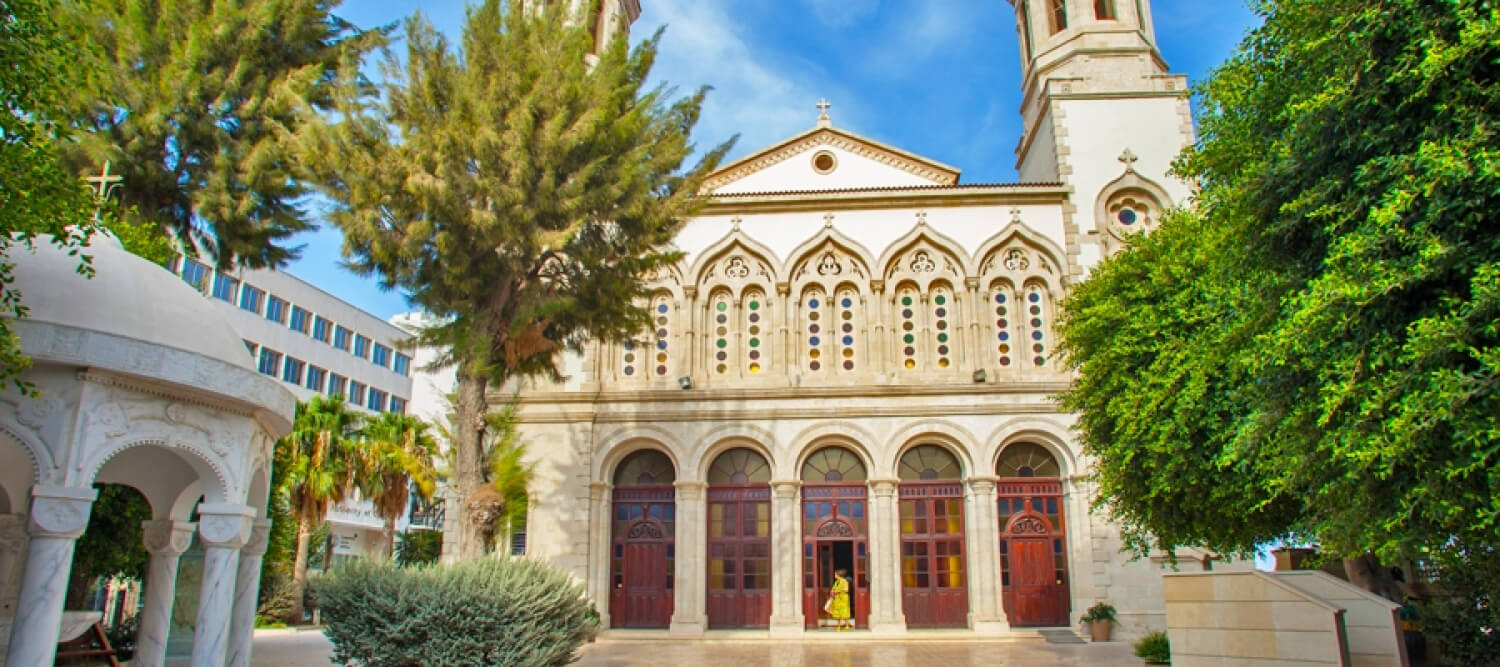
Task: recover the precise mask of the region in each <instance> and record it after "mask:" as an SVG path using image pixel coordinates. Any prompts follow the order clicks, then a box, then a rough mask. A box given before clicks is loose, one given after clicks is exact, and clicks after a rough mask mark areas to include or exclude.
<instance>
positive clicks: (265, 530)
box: [240, 519, 271, 558]
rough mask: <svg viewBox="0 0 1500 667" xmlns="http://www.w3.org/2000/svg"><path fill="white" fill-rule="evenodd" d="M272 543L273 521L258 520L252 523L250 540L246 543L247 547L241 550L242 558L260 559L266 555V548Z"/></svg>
mask: <svg viewBox="0 0 1500 667" xmlns="http://www.w3.org/2000/svg"><path fill="white" fill-rule="evenodd" d="M270 541H271V520H270V519H256V520H255V521H253V522H251V523H250V539H249V540H246V541H245V546H244V547H241V548H240V556H241V557H244V556H253V557H257V558H258V557H260V556H264V555H266V547H267V546H270Z"/></svg>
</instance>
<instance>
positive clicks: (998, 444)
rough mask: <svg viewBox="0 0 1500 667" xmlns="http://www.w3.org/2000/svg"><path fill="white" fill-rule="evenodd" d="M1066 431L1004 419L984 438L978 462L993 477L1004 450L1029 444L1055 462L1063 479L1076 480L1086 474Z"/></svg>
mask: <svg viewBox="0 0 1500 667" xmlns="http://www.w3.org/2000/svg"><path fill="white" fill-rule="evenodd" d="M1068 432H1069V429H1068V427H1067V426H1065V425H1062V424H1057V423H1053V422H1049V421H1045V420H1042V419H1036V418H1025V417H1018V418H1016V419H1010V420H1006V421H1004V422H1001V424H1000V425H999V426H997V427H996V428H995V429H994V430H993V431H991V432H990V434H989V436H988V437H987V438H985V440H984V442H985V451H984V452H983V458H982V459H980V460H983V461H987V462H988V463H986V470H987V471H988V472H987V473H986V474H993V472H994V470H995V466H996V465H998V464H999V462H1000V453H1001V452H1002V451H1004V450H1005V448H1006V447H1008V446H1010V445H1012V444H1015V443H1018V442H1028V443H1032V444H1035V445H1040V446H1041V447H1043V448H1044V449H1046V450H1047V451H1048V452H1049V453H1051V454H1052V456H1053V458H1055V459H1057V465H1058V466H1059V467H1060V468H1061V469H1062V478H1063V479H1064V480H1067V479H1070V478H1074V477H1078V476H1080V475H1082V474H1084V472H1085V471H1084V468H1083V462H1082V461H1081V460H1079V458H1078V457H1077V456H1075V455H1074V453H1073V447H1072V445H1071V444H1070V442H1069V440H1068V436H1067V435H1066V434H1067V433H1068ZM976 458H978V457H976Z"/></svg>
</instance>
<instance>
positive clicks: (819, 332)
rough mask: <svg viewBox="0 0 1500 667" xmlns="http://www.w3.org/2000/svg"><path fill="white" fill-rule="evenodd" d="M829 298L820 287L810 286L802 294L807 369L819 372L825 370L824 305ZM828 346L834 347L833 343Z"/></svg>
mask: <svg viewBox="0 0 1500 667" xmlns="http://www.w3.org/2000/svg"><path fill="white" fill-rule="evenodd" d="M827 302H828V299H826V298H825V297H824V296H823V290H822V289H821V288H818V287H812V288H809V289H808V290H807V291H806V292H804V293H803V294H802V320H803V323H804V324H805V325H806V327H807V330H806V331H805V332H804V333H806V334H807V370H808V371H809V372H812V373H817V372H819V371H821V370H823V364H824V362H825V361H826V360H825V359H824V358H823V357H824V347H825V346H824V345H823V343H824V339H825V338H826V336H824V335H823V324H824V323H823V322H822V317H823V307H824V306H825V305H827ZM828 347H832V346H831V345H830V346H828Z"/></svg>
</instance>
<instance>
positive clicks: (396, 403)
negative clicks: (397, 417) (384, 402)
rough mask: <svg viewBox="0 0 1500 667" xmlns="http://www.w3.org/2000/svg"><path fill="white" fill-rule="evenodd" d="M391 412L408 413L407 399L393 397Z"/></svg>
mask: <svg viewBox="0 0 1500 667" xmlns="http://www.w3.org/2000/svg"><path fill="white" fill-rule="evenodd" d="M391 412H399V413H402V414H405V413H406V399H404V398H401V397H399V396H392V397H391Z"/></svg>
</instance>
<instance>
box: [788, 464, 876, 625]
mask: <svg viewBox="0 0 1500 667" xmlns="http://www.w3.org/2000/svg"><path fill="white" fill-rule="evenodd" d="M866 493H867V488H866V486H865V485H864V483H862V482H857V483H843V484H837V483H835V484H818V485H812V484H807V485H804V486H803V487H802V498H803V501H802V508H803V514H802V540H803V541H802V615H803V619H804V621H805V627H807V628H817V627H818V626H819V622H820V619H822V618H824V617H826V616H827V614H826V613H824V611H823V603H824V602H826V601H827V600H828V595H829V592H830V590H831V589H832V587H833V571H834V570H836V569H838V568H839V567H844V568H847V569H848V570H849V579H850V585H851V588H852V589H853V590H851V591H850V595H849V604H850V605H852V606H853V610H852V611H853V616H854V625H855V627H859V628H865V627H869V616H870V575H869V570H870V566H869V551H868V548H867V546H866V540H867V530H868V519H867V518H866V516H865V496H866Z"/></svg>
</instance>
